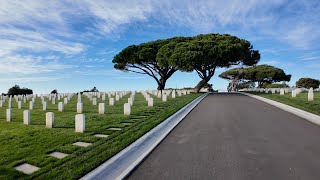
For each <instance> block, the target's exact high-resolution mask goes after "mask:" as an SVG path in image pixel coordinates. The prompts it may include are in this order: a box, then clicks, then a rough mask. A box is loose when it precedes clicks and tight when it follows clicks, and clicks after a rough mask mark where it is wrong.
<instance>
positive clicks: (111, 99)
mask: <svg viewBox="0 0 320 180" xmlns="http://www.w3.org/2000/svg"><path fill="white" fill-rule="evenodd" d="M109 105H110V106H113V105H114V98H110V99H109Z"/></svg>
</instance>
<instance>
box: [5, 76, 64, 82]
mask: <svg viewBox="0 0 320 180" xmlns="http://www.w3.org/2000/svg"><path fill="white" fill-rule="evenodd" d="M62 78H63V77H50V76H44V77H13V78H12V77H8V78H1V79H0V82H3V83H13V82H14V83H19V82H22V83H27V82H46V81H53V80H58V79H62Z"/></svg>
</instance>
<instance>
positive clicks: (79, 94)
mask: <svg viewBox="0 0 320 180" xmlns="http://www.w3.org/2000/svg"><path fill="white" fill-rule="evenodd" d="M78 103H82V100H81V93H78Z"/></svg>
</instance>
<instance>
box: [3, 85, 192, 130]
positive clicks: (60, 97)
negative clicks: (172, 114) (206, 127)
mask: <svg viewBox="0 0 320 180" xmlns="http://www.w3.org/2000/svg"><path fill="white" fill-rule="evenodd" d="M136 93H137V92H136V91H132V92H131V91H118V92H85V93H83V94H82V95H81V93H62V94H46V95H37V94H35V95H15V96H0V107H3V106H4V103H6V102H7V103H8V106H7V109H6V121H8V122H11V121H12V102H13V100H15V101H16V103H17V108H18V109H22V104H24V103H29V109H28V110H24V111H23V123H24V124H26V125H30V123H31V117H30V111H31V110H33V109H34V104H35V101H36V100H37V98H39V97H40V99H41V103H42V110H43V111H47V108H48V102H49V101H51V103H52V104H56V102H57V101H60V102H58V108H57V110H58V111H60V112H63V111H64V106H65V105H66V104H69V102H70V100H71V98H72V97H73V96H75V95H77V103H76V107H77V110H76V113H78V114H77V115H75V131H76V132H85V115H84V114H83V96H84V97H86V98H88V99H89V100H90V101H91V102H90V103H92V105H93V106H96V105H98V114H105V103H104V102H105V100H106V97H108V99H109V106H114V104H115V102H116V101H119V100H120V99H121V98H122V97H123V96H125V95H128V94H130V96H129V98H128V102H127V103H124V105H123V114H124V115H130V114H131V107H132V106H133V104H134V99H135V95H136ZM138 93H141V94H142V95H143V96H144V98H145V100H146V101H147V105H148V106H149V107H153V104H154V101H153V98H152V97H151V95H153V96H156V97H157V98H161V99H162V101H163V102H166V101H167V97H168V96H169V95H171V98H175V97H176V96H182V95H186V94H190V91H189V90H163V91H159V90H148V91H138ZM98 99H101V101H102V103H99V104H97V102H98ZM46 127H47V128H53V127H54V113H53V112H47V113H46Z"/></svg>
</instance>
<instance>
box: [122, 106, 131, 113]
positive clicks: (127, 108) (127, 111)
mask: <svg viewBox="0 0 320 180" xmlns="http://www.w3.org/2000/svg"><path fill="white" fill-rule="evenodd" d="M123 113H124V115H130V113H131V105H130V104H129V103H125V104H124V105H123Z"/></svg>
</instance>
